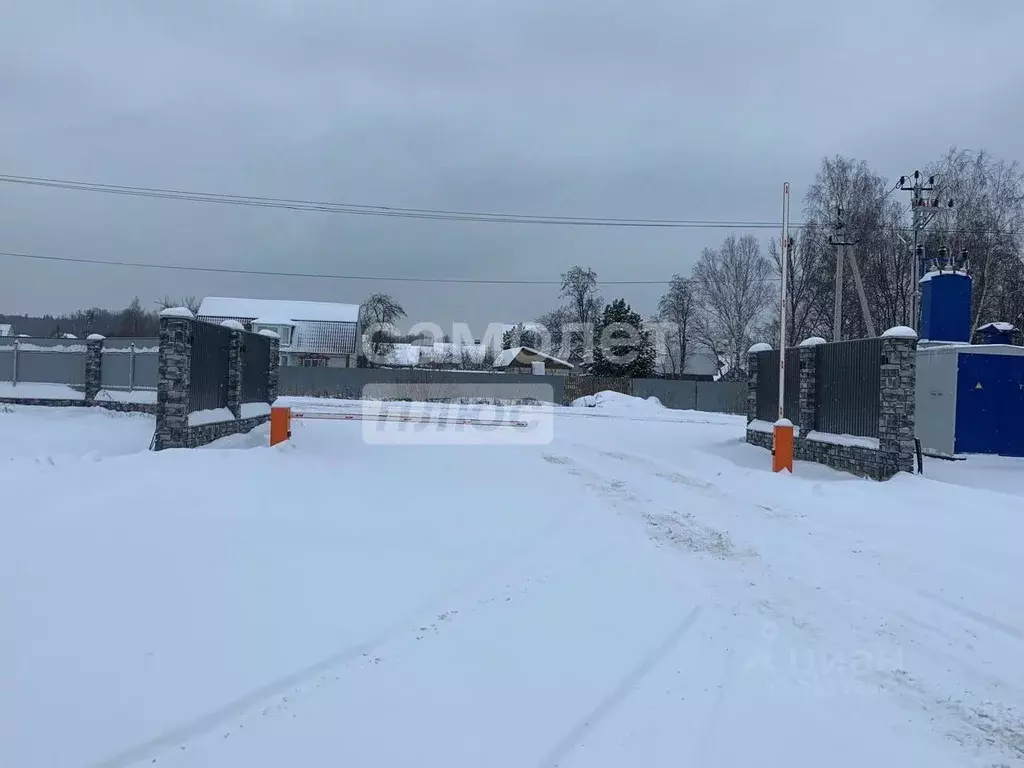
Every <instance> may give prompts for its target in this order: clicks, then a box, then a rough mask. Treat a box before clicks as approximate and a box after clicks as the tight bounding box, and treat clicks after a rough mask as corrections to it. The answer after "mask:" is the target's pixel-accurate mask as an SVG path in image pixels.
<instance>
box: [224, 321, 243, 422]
mask: <svg viewBox="0 0 1024 768" xmlns="http://www.w3.org/2000/svg"><path fill="white" fill-rule="evenodd" d="M221 325H222V326H224V327H225V328H228V329H230V331H231V343H230V345H229V346H228V410H229V411H231V415H232V416H234V417H235V418H236V419H240V418H242V368H243V366H244V365H245V356H244V355H243V354H242V345H243V344H245V339H244V335H245V328H244V327H243V326H242V324H241V323H240V322H238V321H237V320H225V321H224V322H223V323H221Z"/></svg>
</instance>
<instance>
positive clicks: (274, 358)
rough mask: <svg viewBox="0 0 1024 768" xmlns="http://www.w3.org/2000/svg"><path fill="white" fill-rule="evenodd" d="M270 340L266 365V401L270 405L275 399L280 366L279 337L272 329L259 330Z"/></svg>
mask: <svg viewBox="0 0 1024 768" xmlns="http://www.w3.org/2000/svg"><path fill="white" fill-rule="evenodd" d="M260 335H261V336H266V337H267V341H269V342H270V361H269V362H270V365H269V366H268V367H267V402H268V403H270V404H271V405H273V404H274V401H275V400H277V392H278V387H279V383H278V382H279V381H280V368H281V337H280V336H278V335H277V334H276V333H274V332H273V331H268V330H263V331H260Z"/></svg>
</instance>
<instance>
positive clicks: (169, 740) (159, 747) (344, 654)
mask: <svg viewBox="0 0 1024 768" xmlns="http://www.w3.org/2000/svg"><path fill="white" fill-rule="evenodd" d="M579 514H580V513H579V512H578V511H574V512H572V513H571V514H568V515H565V516H563V517H561V518H559V519H558V520H556V521H555V522H554V523H552V524H551V525H548V526H545V527H544V528H542V529H541V530H540V532H539V533H538V534H537V535H536V536H530V537H529V538H528V540H527V541H526V542H524V543H522V544H521V545H520V546H518V547H515V548H514V549H512V550H511V552H510V553H509V555H508V556H507V557H505V558H502V559H500V560H499V561H498V562H497V563H496V564H492V565H490V566H489V567H487V568H485V569H483V570H481V571H480V572H478V573H477V574H476V575H474V576H472V577H470V578H469V579H466V580H464V581H462V582H460V583H459V584H457V585H456V586H455V587H453V588H451V589H449V590H446V591H444V592H442V593H440V594H438V595H437V596H435V597H433V598H430V599H429V600H425V601H424V602H422V603H421V604H420V605H419V606H418V607H417V608H416V609H414V610H413V611H411V612H409V613H408V614H407V615H406V616H405V617H403V618H402V619H400V620H398V621H396V622H394V623H392V624H390V625H389V626H387V627H386V628H385V629H383V630H381V631H380V632H378V633H377V634H375V635H373V636H372V637H370V638H368V639H367V640H364V641H362V642H359V643H355V644H353V645H349V646H347V647H345V648H344V649H342V650H340V651H338V652H337V653H333V654H331V655H330V656H327V657H326V658H324V659H321V660H320V661H317V662H314V663H313V664H310V665H308V666H305V667H302V668H301V669H298V670H296V671H294V672H292V673H290V674H287V675H284V676H282V677H279V678H277V679H275V680H273V681H271V682H269V683H267V684H265V685H262V686H260V687H258V688H256V689H254V690H252V691H249V692H248V693H246V694H244V695H242V696H240V697H238V698H236V699H234V700H232V701H230V702H228V703H226V704H224V705H223V706H221V707H218V708H217V709H215V710H213V711H211V712H207V713H205V714H203V715H200V716H198V717H195V718H193V719H191V720H188V721H186V722H184V723H182V724H181V725H179V726H177V727H174V728H171V729H169V730H166V731H163V732H162V733H159V734H158V735H156V736H153V737H151V738H149V739H146V740H145V741H142V742H139V743H137V744H134V745H132V746H130V747H127V748H126V749H123V750H121V751H120V752H118V753H116V754H114V755H112V756H110V757H107V758H105V759H102V760H99V761H96V762H93V763H90V768H130V766H133V765H136V764H137V763H139V762H141V761H143V760H145V759H147V758H152V757H154V755H156V754H159V753H161V752H163V751H164V750H166V749H169V748H171V747H175V746H180V747H182V749H184V745H185V744H187V743H188V742H190V741H193V740H195V739H197V738H199V737H201V736H205V735H207V734H208V733H210V732H211V731H213V730H216V729H217V728H218V727H220V726H221V725H223V724H224V723H226V722H228V721H230V720H233V719H235V718H238V717H240V716H241V715H244V714H245V713H246V712H247V711H249V710H250V709H253V708H255V707H256V706H257V705H259V704H261V703H263V702H266V701H268V700H269V699H273V698H279V697H282V695H283V694H285V693H287V692H292V693H293V694H300V693H302V692H303V685H304V684H308V683H311V682H312V681H313V680H314V679H315V678H316V677H317V676H318V675H322V674H324V673H326V672H327V671H329V670H331V669H333V668H336V667H342V666H345V665H347V664H349V663H351V662H353V661H356V660H357V659H360V658H363V657H367V656H369V655H370V653H371V652H372V651H373V650H375V649H376V648H378V647H379V646H381V645H383V644H385V643H387V642H388V641H390V640H391V639H393V638H395V637H397V636H398V635H400V634H401V633H403V632H406V631H412V630H415V629H416V628H417V627H421V626H422V625H423V624H424V621H423V619H424V618H425V617H426V616H427V615H430V616H432V617H437V616H438V615H439V613H440V612H439V610H438V607H439V606H440V605H441V604H445V603H448V602H450V601H451V600H452V599H453V598H455V597H458V596H460V595H462V594H463V593H465V592H468V591H469V590H471V589H473V588H475V587H477V586H479V585H480V584H481V582H484V581H486V580H487V579H489V578H491V577H493V576H494V575H496V574H497V573H499V572H501V571H503V570H505V569H507V568H509V567H511V566H512V565H514V564H516V563H518V562H520V561H521V560H522V559H523V558H524V557H526V556H527V555H528V554H530V553H531V552H533V551H534V550H536V549H537V548H538V547H539V546H540V545H541V544H542V543H543V542H544V541H546V540H547V539H548V538H550V537H551V536H552V535H554V534H555V533H557V532H558V531H560V530H561V529H562V528H565V527H567V526H568V525H569V524H570V522H571V521H573V520H574V519H576V518H578V517H579ZM284 698H285V699H287V697H284Z"/></svg>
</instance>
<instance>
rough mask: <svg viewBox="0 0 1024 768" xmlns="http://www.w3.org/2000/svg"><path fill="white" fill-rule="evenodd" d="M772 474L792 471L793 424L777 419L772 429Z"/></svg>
mask: <svg viewBox="0 0 1024 768" xmlns="http://www.w3.org/2000/svg"><path fill="white" fill-rule="evenodd" d="M772 437H773V445H772V472H781V471H782V470H784V469H788V470H789V471H790V472H792V471H793V422H791V421H790V420H789V419H779V420H778V421H776V422H775V426H774V427H773V428H772Z"/></svg>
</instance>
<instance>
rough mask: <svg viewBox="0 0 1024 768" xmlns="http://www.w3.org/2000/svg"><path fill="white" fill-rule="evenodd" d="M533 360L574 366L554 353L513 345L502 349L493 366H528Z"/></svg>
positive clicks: (555, 366) (565, 366) (563, 366)
mask: <svg viewBox="0 0 1024 768" xmlns="http://www.w3.org/2000/svg"><path fill="white" fill-rule="evenodd" d="M533 362H543V363H544V364H545V365H550V366H551V367H553V368H572V367H573V364H572V363H567V362H566V361H565V360H560V359H559V358H557V357H554V356H553V355H547V354H545V353H543V352H538V351H537V350H536V349H533V348H531V347H512V348H511V349H503V350H501V352H500V353H499V354H498V356H497V358H495V360H494V365H493V367H494V368H508V367H509V366H510V365H512V364H513V363H518V364H519V365H523V366H526V365H529V364H530V363H533Z"/></svg>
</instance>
